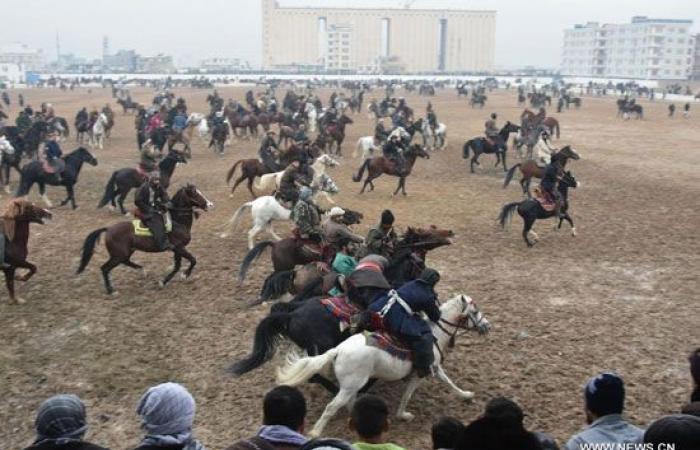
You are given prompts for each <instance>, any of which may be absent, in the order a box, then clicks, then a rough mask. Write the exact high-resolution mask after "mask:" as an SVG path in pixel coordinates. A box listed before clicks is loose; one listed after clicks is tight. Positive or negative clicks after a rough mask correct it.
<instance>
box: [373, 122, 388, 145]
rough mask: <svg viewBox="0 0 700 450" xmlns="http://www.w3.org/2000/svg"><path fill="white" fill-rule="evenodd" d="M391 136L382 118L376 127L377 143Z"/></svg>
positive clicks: (375, 136)
mask: <svg viewBox="0 0 700 450" xmlns="http://www.w3.org/2000/svg"><path fill="white" fill-rule="evenodd" d="M388 137H389V132H388V131H386V128H385V127H384V119H383V118H380V119H379V120H378V121H377V126H376V127H374V139H375V140H376V141H377V143H382V142H385V141H386V140H387V138H388Z"/></svg>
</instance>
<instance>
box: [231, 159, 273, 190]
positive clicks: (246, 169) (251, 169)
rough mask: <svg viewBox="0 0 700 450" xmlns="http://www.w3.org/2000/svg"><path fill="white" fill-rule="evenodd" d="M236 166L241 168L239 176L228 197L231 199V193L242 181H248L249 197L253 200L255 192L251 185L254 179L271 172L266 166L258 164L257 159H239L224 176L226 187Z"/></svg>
mask: <svg viewBox="0 0 700 450" xmlns="http://www.w3.org/2000/svg"><path fill="white" fill-rule="evenodd" d="M238 166H240V167H241V176H240V177H238V178H237V179H236V182H235V183H233V187H232V188H231V194H230V196H231V197H233V193H234V192H235V191H236V188H237V187H238V185H239V184H241V183H242V182H243V180H248V183H247V184H248V191H249V192H250V195H251V196H252V197H253V198H255V192H253V183H254V182H255V179H256V178H257V177H261V176H263V175H266V174H268V173H272V172H270V169H268V168H267V166H266V165H265V164H263V163H262V162H260V160H259V159H257V158H250V159H239V160H238V161H236V162H235V163H234V164H233V166H231V168H230V169H229V171H228V173H227V174H226V184H227V185H228V184H229V183H230V182H231V178H233V174H234V173H235V172H236V168H237V167H238Z"/></svg>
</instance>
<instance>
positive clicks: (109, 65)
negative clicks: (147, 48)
mask: <svg viewBox="0 0 700 450" xmlns="http://www.w3.org/2000/svg"><path fill="white" fill-rule="evenodd" d="M138 60H139V55H138V54H137V53H136V51H134V50H119V51H118V52H117V53H115V54H113V55H103V56H102V64H103V65H104V67H105V70H107V71H109V72H125V73H129V72H135V71H136V68H137V65H138Z"/></svg>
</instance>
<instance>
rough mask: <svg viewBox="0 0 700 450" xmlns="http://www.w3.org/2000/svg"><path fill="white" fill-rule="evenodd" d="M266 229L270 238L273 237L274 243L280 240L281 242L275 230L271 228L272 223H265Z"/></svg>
mask: <svg viewBox="0 0 700 450" xmlns="http://www.w3.org/2000/svg"><path fill="white" fill-rule="evenodd" d="M266 228H267V232H268V233H270V234H271V235H272V237H273V238H274V239H275V240H276V241H281V240H282V238H281V237H280V235H278V234H277V233H275V230H274V229H273V228H272V221H269V222H267V226H266Z"/></svg>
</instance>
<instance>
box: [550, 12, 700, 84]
mask: <svg viewBox="0 0 700 450" xmlns="http://www.w3.org/2000/svg"><path fill="white" fill-rule="evenodd" d="M692 24H693V21H692V20H676V19H650V18H648V17H643V16H638V17H633V18H632V22H631V23H627V24H603V25H600V24H598V23H597V22H588V23H587V24H585V25H575V26H574V28H570V29H567V30H564V47H563V51H562V64H561V73H562V75H568V76H583V77H607V78H635V79H651V80H654V79H662V80H685V79H687V78H688V77H689V76H690V75H691V71H692V67H693V50H694V43H695V41H694V37H693V36H692V35H691V33H690V27H691V26H692Z"/></svg>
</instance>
